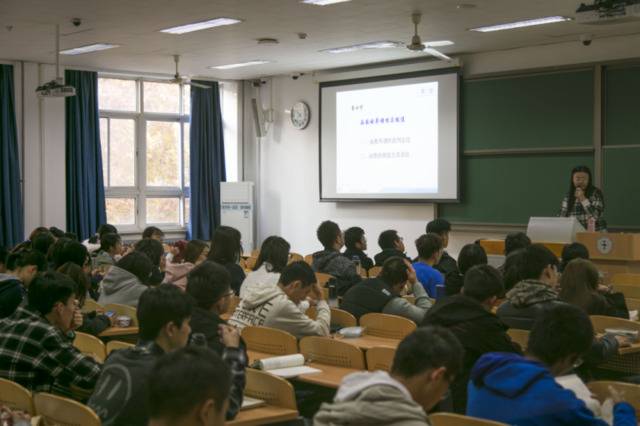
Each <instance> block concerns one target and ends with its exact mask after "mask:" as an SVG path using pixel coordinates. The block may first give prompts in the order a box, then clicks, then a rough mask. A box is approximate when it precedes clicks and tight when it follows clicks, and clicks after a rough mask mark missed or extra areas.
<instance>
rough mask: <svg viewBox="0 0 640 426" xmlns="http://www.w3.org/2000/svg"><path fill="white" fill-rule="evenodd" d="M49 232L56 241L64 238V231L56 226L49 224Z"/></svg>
mask: <svg viewBox="0 0 640 426" xmlns="http://www.w3.org/2000/svg"><path fill="white" fill-rule="evenodd" d="M49 232H51V235H53V238H54V239H55V240H56V241H57V240H58V239H60V238H64V231H63V230H62V229H60V228H58V227H56V226H50V227H49Z"/></svg>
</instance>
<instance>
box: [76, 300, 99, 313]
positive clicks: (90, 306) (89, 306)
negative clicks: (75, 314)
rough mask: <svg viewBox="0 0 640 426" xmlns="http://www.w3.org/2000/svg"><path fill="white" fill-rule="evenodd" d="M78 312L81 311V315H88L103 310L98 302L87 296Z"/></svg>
mask: <svg viewBox="0 0 640 426" xmlns="http://www.w3.org/2000/svg"><path fill="white" fill-rule="evenodd" d="M80 310H81V311H82V313H89V312H93V311H103V310H104V308H103V307H102V305H100V304H99V303H98V302H96V301H95V300H93V299H92V298H90V297H88V296H87V298H86V299H85V301H84V305H82V308H80Z"/></svg>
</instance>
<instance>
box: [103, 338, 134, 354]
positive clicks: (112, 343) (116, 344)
mask: <svg viewBox="0 0 640 426" xmlns="http://www.w3.org/2000/svg"><path fill="white" fill-rule="evenodd" d="M134 346H135V345H134V344H133V343H127V342H122V341H120V340H109V341H108V342H107V355H109V354H110V353H111V352H113V351H117V350H118V349H127V348H132V347H134Z"/></svg>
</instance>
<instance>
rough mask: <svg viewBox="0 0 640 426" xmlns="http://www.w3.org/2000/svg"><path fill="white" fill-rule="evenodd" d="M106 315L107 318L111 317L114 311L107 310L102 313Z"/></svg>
mask: <svg viewBox="0 0 640 426" xmlns="http://www.w3.org/2000/svg"><path fill="white" fill-rule="evenodd" d="M104 314H105V315H106V316H108V317H109V318H111V317H112V316H114V315H115V314H116V313H115V312H113V311H107V312H105V313H104Z"/></svg>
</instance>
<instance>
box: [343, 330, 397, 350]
mask: <svg viewBox="0 0 640 426" xmlns="http://www.w3.org/2000/svg"><path fill="white" fill-rule="evenodd" d="M334 339H336V340H341V341H343V342H345V343H349V344H350V345H354V346H357V347H358V348H360V349H362V350H363V351H366V350H368V349H371V348H373V347H376V346H385V347H388V348H394V349H395V348H397V347H398V345H399V344H400V340H397V339H389V338H387V337H377V336H369V335H367V334H365V335H364V336H362V337H352V338H349V337H335V336H334Z"/></svg>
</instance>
